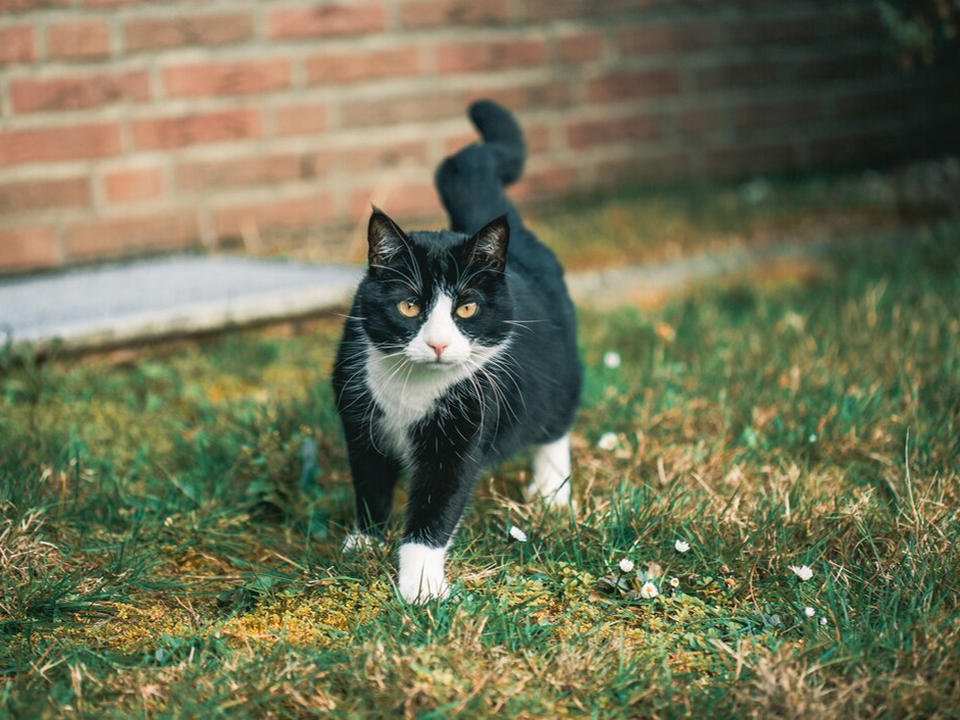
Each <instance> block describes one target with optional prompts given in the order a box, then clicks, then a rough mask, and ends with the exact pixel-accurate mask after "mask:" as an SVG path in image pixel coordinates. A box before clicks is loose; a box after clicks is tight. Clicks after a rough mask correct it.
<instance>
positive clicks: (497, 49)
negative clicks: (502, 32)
mask: <svg viewBox="0 0 960 720" xmlns="http://www.w3.org/2000/svg"><path fill="white" fill-rule="evenodd" d="M546 59H547V46H546V43H545V42H544V41H543V40H541V39H539V38H522V39H520V38H518V39H515V40H495V41H490V42H454V43H446V44H443V45H440V46H438V47H437V69H438V70H439V71H440V72H441V73H462V72H480V71H486V70H507V69H509V68H528V67H537V66H540V65H543V64H544V63H545V62H546Z"/></svg>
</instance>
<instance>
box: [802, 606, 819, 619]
mask: <svg viewBox="0 0 960 720" xmlns="http://www.w3.org/2000/svg"><path fill="white" fill-rule="evenodd" d="M803 614H804V615H806V616H807V617H813V616H814V615H816V614H817V611H816V610H814V609H813V608H812V607H809V606H807V607H805V608H804V609H803Z"/></svg>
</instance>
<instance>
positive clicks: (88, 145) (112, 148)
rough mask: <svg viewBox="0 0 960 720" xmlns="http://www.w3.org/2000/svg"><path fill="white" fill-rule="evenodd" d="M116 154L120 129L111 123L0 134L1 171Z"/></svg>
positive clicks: (13, 131) (118, 146) (11, 131)
mask: <svg viewBox="0 0 960 720" xmlns="http://www.w3.org/2000/svg"><path fill="white" fill-rule="evenodd" d="M119 152H120V128H119V127H118V126H117V125H115V124H112V123H103V124H96V125H70V126H67V127H54V128H42V129H37V130H9V131H7V132H0V167H4V166H7V165H18V164H21V163H28V162H45V161H53V160H81V159H87V158H97V157H107V156H110V155H116V154H117V153H119Z"/></svg>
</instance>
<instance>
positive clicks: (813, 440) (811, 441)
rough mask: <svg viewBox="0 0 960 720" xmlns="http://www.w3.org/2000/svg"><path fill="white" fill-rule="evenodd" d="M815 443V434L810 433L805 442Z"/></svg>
mask: <svg viewBox="0 0 960 720" xmlns="http://www.w3.org/2000/svg"><path fill="white" fill-rule="evenodd" d="M816 441H817V434H816V433H810V437H808V438H807V442H809V443H815V442H816Z"/></svg>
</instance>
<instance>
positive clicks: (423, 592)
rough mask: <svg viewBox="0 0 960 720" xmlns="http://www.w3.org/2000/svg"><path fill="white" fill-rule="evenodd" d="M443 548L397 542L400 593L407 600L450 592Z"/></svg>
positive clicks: (440, 597) (439, 597)
mask: <svg viewBox="0 0 960 720" xmlns="http://www.w3.org/2000/svg"><path fill="white" fill-rule="evenodd" d="M446 552H447V551H446V548H443V547H439V548H434V547H429V546H427V545H422V544H421V543H404V544H403V545H401V546H400V578H399V582H398V583H397V584H398V585H399V588H400V595H401V597H403V599H404V600H406V601H407V602H408V603H413V604H417V605H420V604H423V603H428V602H430V601H432V600H443V599H444V598H446V597H447V596H448V595H449V594H450V588H449V586H448V585H447V579H446V574H445V571H444V559H445V557H446Z"/></svg>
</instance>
